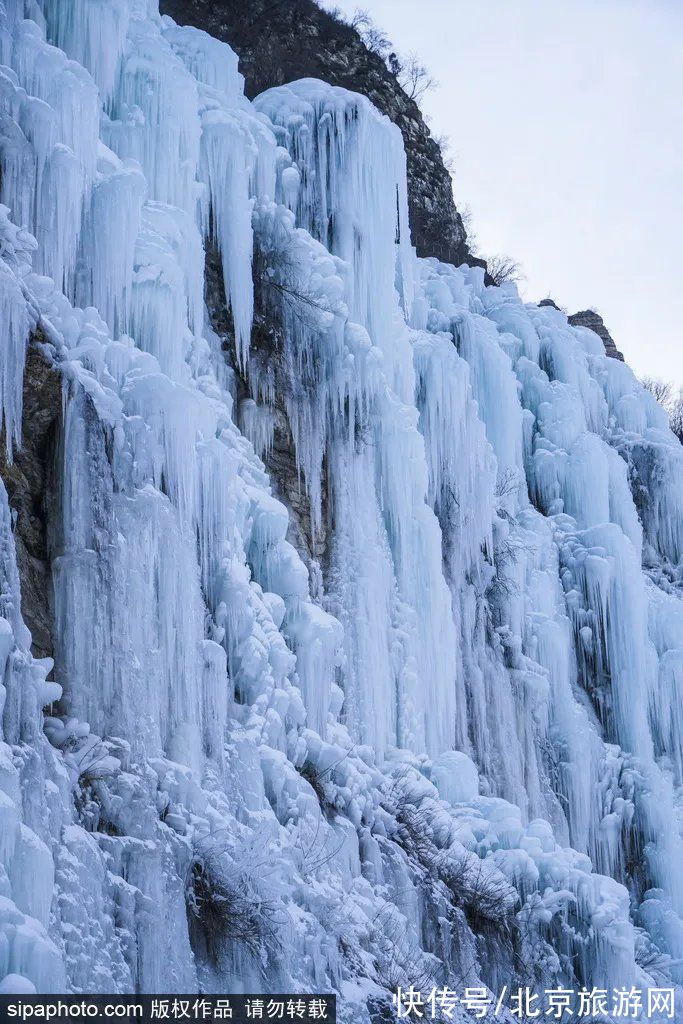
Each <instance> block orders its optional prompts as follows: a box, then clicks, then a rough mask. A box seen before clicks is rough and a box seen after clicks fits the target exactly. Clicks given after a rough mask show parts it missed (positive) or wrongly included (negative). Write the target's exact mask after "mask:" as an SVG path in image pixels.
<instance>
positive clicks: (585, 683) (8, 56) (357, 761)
mask: <svg viewBox="0 0 683 1024" xmlns="http://www.w3.org/2000/svg"><path fill="white" fill-rule="evenodd" d="M0 62H1V65H2V66H0V204H2V205H0V332H1V333H2V337H1V341H0V419H1V422H2V427H3V430H4V449H5V453H6V457H5V462H7V463H10V462H11V459H12V457H13V455H14V457H15V458H16V456H17V451H18V450H19V449H20V447H21V438H22V395H23V381H24V368H25V360H26V353H27V349H28V346H29V345H36V344H40V345H41V346H42V351H43V352H44V353H46V354H47V356H48V357H49V359H50V360H51V362H52V363H53V365H54V370H53V372H54V373H57V374H59V377H60V381H61V389H62V405H61V409H60V410H58V417H57V418H58V429H57V432H56V437H55V439H54V444H53V450H52V451H51V453H50V466H51V480H52V481H54V487H53V489H52V492H51V500H50V504H49V515H48V517H47V519H48V521H47V526H46V530H47V540H46V542H47V547H48V552H49V575H50V581H51V584H50V585H51V598H50V603H51V608H52V612H53V646H54V649H53V658H42V659H39V658H37V657H34V656H33V655H32V654H31V637H30V634H29V631H28V629H27V627H26V626H25V624H24V621H23V618H22V612H21V608H22V603H21V594H20V589H21V583H20V572H19V566H18V555H17V553H16V551H15V539H14V529H15V514H14V513H13V510H12V509H11V508H10V506H9V504H8V498H7V493H6V490H5V487H4V486H3V485H2V484H1V483H0V545H1V546H0V615H1V616H2V617H1V618H0V663H1V665H2V672H3V676H2V679H3V685H2V686H1V687H0V693H1V694H2V699H1V700H0V707H1V708H2V719H1V724H2V731H1V738H2V742H1V743H0V989H1V988H2V985H3V984H5V988H10V990H11V985H12V984H15V983H16V976H19V980H21V979H25V981H24V982H22V983H23V984H26V983H27V982H28V983H29V985H33V986H35V988H36V990H37V991H39V992H92V991H104V992H130V991H143V992H144V991H148V992H154V991H156V992H164V991H166V992H169V991H170V992H198V991H206V992H225V991H254V992H257V991H302V992H305V991H335V992H337V993H338V996H339V1019H340V1020H341V1021H344V1022H348V1024H351V1022H359V1021H365V1022H370V1021H371V1020H373V1013H374V1012H375V1011H374V1010H373V1007H376V1006H378V1005H379V1006H381V1005H382V1003H383V1002H389V1003H390V1001H391V994H392V992H394V991H395V990H396V988H397V986H399V985H401V986H404V987H406V988H407V987H408V986H409V985H410V984H415V985H417V984H418V982H419V981H420V980H422V982H423V985H425V986H426V987H434V986H443V985H450V986H451V987H453V988H462V987H463V986H464V985H480V986H486V987H487V988H488V990H490V992H491V993H494V994H495V993H497V992H499V991H500V990H501V989H502V987H503V986H508V988H510V987H516V986H520V985H524V986H529V987H531V988H534V989H542V988H547V987H552V986H568V987H570V988H573V989H576V990H579V989H583V988H585V989H592V988H594V987H598V988H611V987H619V988H621V987H624V986H626V987H630V986H632V985H636V986H639V987H643V988H644V987H647V986H648V985H655V984H659V983H664V982H665V983H666V984H668V985H677V984H678V983H683V968H682V967H681V964H683V842H682V839H681V829H682V828H683V812H682V810H681V808H682V807H683V599H682V592H681V575H682V574H681V568H682V566H683V447H681V445H680V443H679V442H678V440H677V439H676V438H675V437H674V436H673V434H671V433H670V431H669V429H668V425H667V418H666V415H665V413H664V411H663V410H662V409H661V408H660V407H659V406H658V405H657V404H656V402H655V401H654V399H653V398H652V397H651V396H650V395H649V394H648V393H647V392H646V391H645V390H644V389H643V387H642V386H641V385H640V383H639V382H638V381H637V380H636V379H635V377H634V376H633V374H632V373H631V371H630V370H629V369H628V367H627V366H625V365H624V364H623V363H620V362H619V361H617V360H614V359H610V358H608V357H606V356H605V353H604V350H603V347H602V343H601V341H600V339H599V338H598V337H597V336H596V335H595V334H593V333H592V332H591V331H589V330H587V329H585V328H580V327H572V326H570V325H569V324H568V322H567V318H566V317H565V315H564V314H563V313H561V312H559V311H558V310H557V309H554V308H551V307H548V306H536V305H534V304H530V303H527V304H525V303H523V302H522V301H521V300H520V298H519V296H518V294H517V292H516V289H515V288H514V286H513V285H504V286H502V287H486V286H485V284H484V275H483V271H482V270H480V269H479V268H469V267H466V266H463V267H460V268H455V267H452V266H448V265H445V264H442V263H439V262H438V261H437V260H435V259H418V258H417V257H416V256H415V253H414V250H413V248H412V247H411V241H410V227H409V223H408V207H407V192H406V159H405V154H404V150H403V143H402V139H401V135H400V132H399V130H398V128H396V127H395V126H394V125H392V124H391V123H390V122H389V120H388V119H387V118H386V117H384V116H383V115H381V114H379V113H378V112H377V111H376V110H375V108H374V107H373V106H372V105H371V103H370V102H369V101H368V100H367V99H365V98H364V97H361V96H359V95H355V94H352V93H349V92H347V91H345V90H342V89H339V88H335V87H332V86H329V85H327V84H325V83H323V82H320V81H315V80H312V79H307V80H303V81H299V82H294V83H292V84H290V85H287V86H282V87H280V88H275V89H271V90H269V91H268V92H266V93H264V94H262V95H261V96H259V97H258V98H257V99H256V100H255V101H254V102H253V103H250V102H249V101H248V100H247V99H246V98H245V96H244V92H243V82H242V78H241V76H240V74H239V70H238V65H237V58H236V55H235V54H234V52H233V51H232V50H231V49H230V48H229V47H228V46H227V45H225V44H223V43H220V42H218V41H217V40H215V39H212V38H211V37H209V36H207V35H206V34H204V33H203V32H201V31H198V30H195V29H190V28H185V27H180V26H177V25H176V24H174V22H173V21H171V20H170V19H169V18H167V17H163V18H162V17H160V16H159V14H158V10H157V9H156V5H155V3H154V0H0ZM38 336H39V337H40V339H41V340H40V341H37V338H38ZM212 894H213V895H212ZM215 894H219V896H220V897H221V899H223V900H224V901H225V900H227V901H228V902H229V903H230V904H231V905H232V906H234V907H237V908H238V909H237V911H235V913H239V914H240V915H241V919H240V924H239V926H238V927H236V926H235V913H233V915H232V917H231V916H229V915H228V916H226V915H224V916H223V917H222V916H221V913H220V909H217V906H218V904H216V905H215V906H214V905H212V902H211V901H212V900H215V899H216V895H215ZM3 978H6V979H9V980H6V983H3V982H2V979H3ZM13 979H14V980H13ZM425 979H426V980H425ZM427 981H428V982H429V985H428V986H427ZM682 998H683V996H682ZM458 1012H460V1011H458ZM456 1019H457V1016H456ZM464 1019H469V1017H467V1015H466V1014H465V1013H464V1011H463V1020H464Z"/></svg>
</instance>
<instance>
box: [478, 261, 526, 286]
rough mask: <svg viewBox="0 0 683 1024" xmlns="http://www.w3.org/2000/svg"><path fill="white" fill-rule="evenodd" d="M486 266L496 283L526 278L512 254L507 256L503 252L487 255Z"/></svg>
mask: <svg viewBox="0 0 683 1024" xmlns="http://www.w3.org/2000/svg"><path fill="white" fill-rule="evenodd" d="M486 268H487V270H488V272H489V275H490V277H492V278H493V282H494V284H496V285H501V284H505V282H506V281H513V282H515V281H523V280H524V273H523V271H522V268H521V266H520V264H519V263H518V262H517V261H516V260H514V259H513V258H512V256H505V255H504V254H503V253H498V254H496V255H494V256H487V257H486Z"/></svg>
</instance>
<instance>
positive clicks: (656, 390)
mask: <svg viewBox="0 0 683 1024" xmlns="http://www.w3.org/2000/svg"><path fill="white" fill-rule="evenodd" d="M640 383H641V384H642V385H643V387H644V388H645V390H646V391H649V392H650V394H651V395H652V397H653V398H654V399H655V400H656V401H657V402H659V404H660V405H661V406H663V407H664V409H666V411H667V412H669V411H670V410H671V406H672V404H673V403H674V402H675V400H676V398H675V388H674V386H673V384H672V382H671V381H670V380H662V379H661V378H660V377H643V378H642V380H641V382H640Z"/></svg>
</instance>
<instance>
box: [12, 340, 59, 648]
mask: <svg viewBox="0 0 683 1024" xmlns="http://www.w3.org/2000/svg"><path fill="white" fill-rule="evenodd" d="M49 352H50V348H49V345H47V344H46V339H45V337H44V335H43V333H42V331H41V330H40V328H38V329H37V330H36V332H35V333H34V334H33V336H32V338H31V342H30V344H29V348H28V352H27V355H26V369H25V371H24V416H23V423H22V442H21V448H20V449H19V451H17V452H15V454H14V461H13V462H12V463H11V464H8V462H7V456H6V452H5V446H4V444H3V445H0V476H1V477H2V480H3V482H4V484H5V487H6V488H7V496H8V499H9V505H10V508H11V509H12V511H13V512H14V514H15V516H16V519H15V525H14V537H15V542H16V550H17V567H18V570H19V580H20V584H21V608H22V614H23V617H24V621H25V623H26V625H27V626H28V628H29V629H30V630H31V636H32V638H33V644H32V651H33V654H34V655H35V656H36V657H39V658H46V657H52V653H53V643H52V613H51V594H52V582H51V573H50V566H49V560H48V554H47V517H48V503H49V494H48V490H47V487H48V483H47V482H48V471H49V466H50V461H51V459H52V455H53V450H54V439H55V431H56V426H57V423H58V419H59V416H60V411H61V405H62V385H61V377H60V375H59V372H58V371H57V369H56V368H55V366H54V364H53V362H52V359H51V357H50V354H49Z"/></svg>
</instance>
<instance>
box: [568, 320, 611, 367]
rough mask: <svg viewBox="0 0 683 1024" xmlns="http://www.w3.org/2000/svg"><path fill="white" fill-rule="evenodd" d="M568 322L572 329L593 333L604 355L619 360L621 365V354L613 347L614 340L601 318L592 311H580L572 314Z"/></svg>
mask: <svg viewBox="0 0 683 1024" xmlns="http://www.w3.org/2000/svg"><path fill="white" fill-rule="evenodd" d="M568 320H569V323H570V324H571V325H572V327H588V328H589V330H591V331H594V332H595V334H597V335H598V337H599V338H601V339H602V343H603V345H604V346H605V353H606V355H608V356H611V357H612V359H621V361H622V363H623V361H624V357H623V355H622V353H621V352H620V351H619V349H618V348H617V346H616V345H615V343H614V339H613V338H612V335H611V334H610V333H609V331H608V330H607V328H606V327H605V324H604V321H603V319H602V317H601V316H600V314H599V313H596V312H595V310H594V309H582V310H581V311H580V312H578V313H572V314H571V316H570V317H568Z"/></svg>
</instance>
